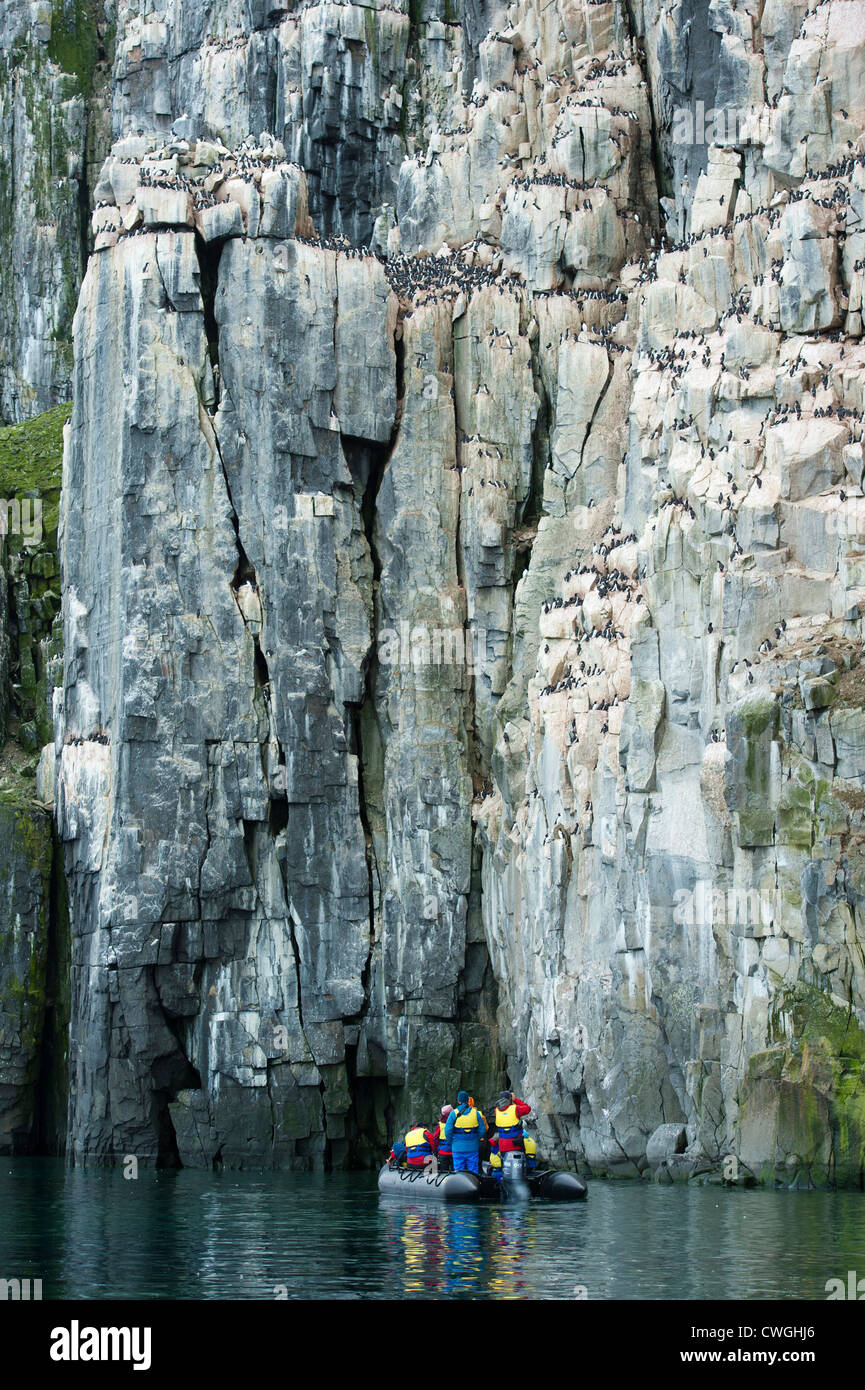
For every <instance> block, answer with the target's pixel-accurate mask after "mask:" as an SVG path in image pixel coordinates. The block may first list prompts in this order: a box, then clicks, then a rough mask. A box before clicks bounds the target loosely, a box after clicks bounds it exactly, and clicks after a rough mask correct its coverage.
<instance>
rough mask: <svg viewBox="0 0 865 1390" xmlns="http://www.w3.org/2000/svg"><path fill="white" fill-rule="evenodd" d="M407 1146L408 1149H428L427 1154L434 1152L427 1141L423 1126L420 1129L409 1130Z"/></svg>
mask: <svg viewBox="0 0 865 1390" xmlns="http://www.w3.org/2000/svg"><path fill="white" fill-rule="evenodd" d="M405 1146H406V1148H407V1149H420V1148H424V1149H426V1151H427V1153H430V1152H432V1151H431V1149H430V1146H429V1140H428V1139H427V1137H426V1134H425V1133H424V1131H423V1127H422V1126H421V1127H419V1128H418V1129H410V1130H409V1132H408V1134H407V1135H406V1137H405Z"/></svg>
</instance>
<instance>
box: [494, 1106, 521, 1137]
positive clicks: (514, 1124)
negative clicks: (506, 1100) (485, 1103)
mask: <svg viewBox="0 0 865 1390" xmlns="http://www.w3.org/2000/svg"><path fill="white" fill-rule="evenodd" d="M496 1129H497V1130H498V1131H499V1133H500V1134H512V1133H514V1132H515V1131H519V1133H520V1134H522V1132H523V1122H522V1120H521V1119H519V1117H518V1116H517V1107H516V1106H515V1105H509V1106H508V1108H507V1110H500V1109H499V1107H498V1106H496Z"/></svg>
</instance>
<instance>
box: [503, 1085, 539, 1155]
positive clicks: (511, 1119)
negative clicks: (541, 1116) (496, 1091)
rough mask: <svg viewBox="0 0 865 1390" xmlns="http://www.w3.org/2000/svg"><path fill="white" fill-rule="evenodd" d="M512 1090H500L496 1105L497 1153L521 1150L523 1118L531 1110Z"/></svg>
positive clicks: (519, 1151)
mask: <svg viewBox="0 0 865 1390" xmlns="http://www.w3.org/2000/svg"><path fill="white" fill-rule="evenodd" d="M531 1108H532V1107H531V1106H530V1105H527V1104H526V1102H525V1101H524V1100H520V1098H519V1096H515V1095H514V1093H513V1091H502V1092H501V1094H500V1095H499V1099H498V1104H497V1105H496V1113H495V1127H496V1132H497V1133H498V1136H499V1153H502V1154H507V1153H514V1152H516V1153H522V1152H523V1119H524V1117H525V1116H526V1115H528V1114H529V1113H530V1111H531Z"/></svg>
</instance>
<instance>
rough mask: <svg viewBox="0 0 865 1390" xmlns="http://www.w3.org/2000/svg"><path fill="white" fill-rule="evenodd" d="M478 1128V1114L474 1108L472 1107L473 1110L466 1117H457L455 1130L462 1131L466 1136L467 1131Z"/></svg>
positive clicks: (468, 1111)
mask: <svg viewBox="0 0 865 1390" xmlns="http://www.w3.org/2000/svg"><path fill="white" fill-rule="evenodd" d="M477 1128H478V1112H477V1110H476V1109H475V1107H474V1106H472V1108H471V1110H467V1111H466V1113H465V1114H464V1115H457V1117H456V1119H455V1120H454V1129H459V1130H461V1131H462V1133H463V1134H465V1133H466V1131H467V1130H473V1129H477Z"/></svg>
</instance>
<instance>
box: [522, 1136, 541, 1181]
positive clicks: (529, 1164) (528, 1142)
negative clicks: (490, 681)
mask: <svg viewBox="0 0 865 1390" xmlns="http://www.w3.org/2000/svg"><path fill="white" fill-rule="evenodd" d="M523 1148H524V1149H525V1153H526V1172H527V1173H535V1172H537V1168H538V1146H537V1144H536V1143H535V1141H534V1139H533V1138H532V1136H531V1135H530V1134H529V1131H528V1130H527V1129H526V1127H525V1125H523Z"/></svg>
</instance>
